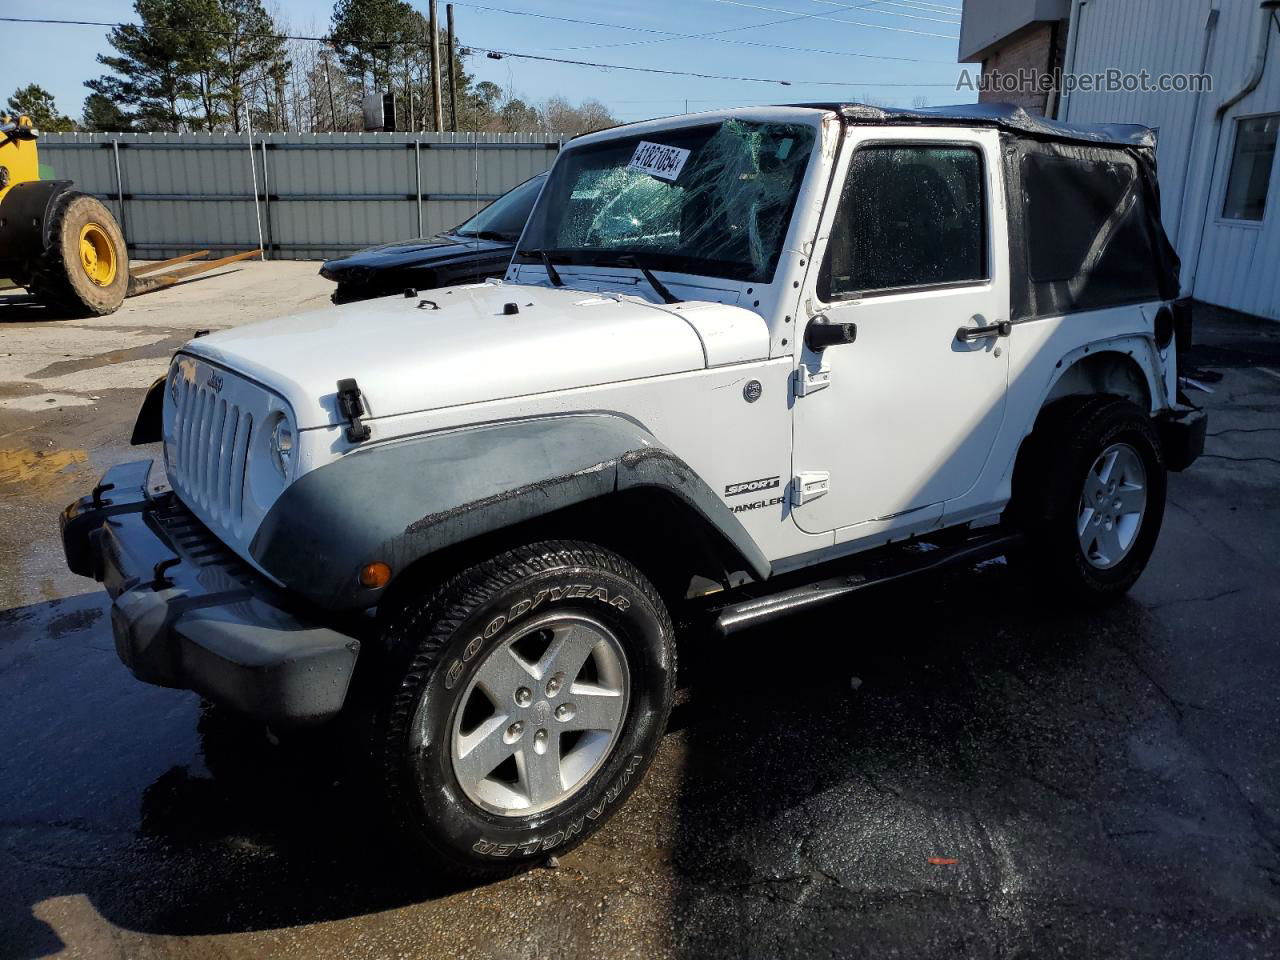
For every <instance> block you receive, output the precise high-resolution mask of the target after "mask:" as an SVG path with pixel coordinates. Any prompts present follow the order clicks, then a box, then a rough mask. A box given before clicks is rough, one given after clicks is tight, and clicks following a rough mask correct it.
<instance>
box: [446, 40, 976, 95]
mask: <svg viewBox="0 0 1280 960" xmlns="http://www.w3.org/2000/svg"><path fill="white" fill-rule="evenodd" d="M468 49H470V50H479V51H480V52H481V53H485V54H490V55H493V54H496V55H497V57H498V58H505V57H511V58H513V59H517V60H540V61H544V62H548V63H563V64H570V65H572V66H578V67H598V68H599V69H602V70H631V71H635V72H638V73H661V74H667V75H670V76H677V77H699V78H701V79H704V80H738V81H741V82H744V83H777V84H781V85H782V86H784V87H951V88H954V86H955V85H954V84H952V83H914V82H912V83H878V82H875V81H864V80H783V79H781V78H778V77H730V76H723V75H721V74H715V73H693V72H690V71H688V70H668V69H664V68H662V67H633V66H626V65H623V64H617V63H593V62H592V61H589V60H569V59H565V58H562V57H546V56H539V55H538V54H534V53H516V52H514V51H511V50H492V49H490V48H488V47H478V46H475V45H474V44H468Z"/></svg>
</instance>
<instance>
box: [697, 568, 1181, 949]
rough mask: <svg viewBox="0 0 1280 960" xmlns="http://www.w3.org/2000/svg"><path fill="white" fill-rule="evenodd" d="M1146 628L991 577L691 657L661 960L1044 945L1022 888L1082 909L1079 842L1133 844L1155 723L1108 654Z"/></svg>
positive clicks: (1093, 879) (1083, 866) (1140, 688)
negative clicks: (1124, 833)
mask: <svg viewBox="0 0 1280 960" xmlns="http://www.w3.org/2000/svg"><path fill="white" fill-rule="evenodd" d="M1147 627H1148V618H1147V614H1146V612H1145V611H1144V610H1143V608H1142V607H1141V606H1140V605H1138V604H1137V603H1136V602H1135V601H1133V600H1130V599H1126V600H1124V601H1122V602H1120V603H1119V604H1118V605H1116V606H1114V607H1111V608H1109V609H1106V610H1102V611H1088V610H1063V609H1061V608H1053V607H1046V606H1043V605H1042V604H1040V603H1039V601H1037V600H1036V599H1034V598H1032V597H1030V596H1028V595H1027V594H1026V591H1025V589H1024V588H1023V586H1022V585H1021V584H1020V583H1019V582H1018V580H1017V578H1016V577H1015V576H1014V575H1013V574H1012V572H1011V571H1010V570H1009V569H1008V567H1007V566H1006V565H1005V564H1004V562H1003V561H994V562H989V563H987V564H983V565H982V566H980V567H979V568H977V569H975V570H967V571H957V572H953V573H950V574H946V575H943V576H939V577H936V578H934V579H933V580H931V581H930V580H918V581H916V582H913V583H911V584H909V585H904V586H902V587H898V588H888V589H886V590H885V591H884V592H882V593H880V594H877V595H874V596H869V597H867V598H865V599H862V600H854V601H851V602H849V603H846V604H844V605H842V606H840V607H838V608H831V609H830V610H829V611H828V612H826V613H824V614H822V615H817V614H815V615H811V616H807V617H803V618H796V619H794V620H792V621H789V622H786V623H783V624H778V625H774V626H773V627H771V628H770V629H769V630H767V631H765V630H760V631H757V632H755V633H752V634H744V635H742V636H741V637H733V638H730V639H729V640H727V641H722V642H720V643H719V644H717V645H715V646H710V645H704V646H701V647H695V648H694V649H692V650H691V651H690V653H689V654H687V655H686V656H685V657H684V662H683V664H682V670H683V672H684V676H685V680H686V682H687V683H688V684H689V701H688V714H689V715H688V716H687V718H685V722H686V723H687V731H686V733H685V734H684V736H685V738H686V744H685V750H686V756H685V758H684V766H685V770H686V775H685V778H684V785H683V790H682V793H681V796H680V800H679V804H678V810H677V811H676V813H675V817H676V821H677V822H676V827H675V840H674V843H673V847H674V850H673V862H674V865H675V868H676V871H677V887H676V891H675V893H674V894H673V896H674V899H675V902H676V904H677V907H676V909H675V911H674V913H675V915H676V916H677V917H678V918H679V924H678V926H677V928H676V929H677V931H678V938H679V940H678V943H679V947H680V949H679V951H678V952H679V955H681V956H685V957H697V958H705V957H715V956H732V957H760V958H777V957H784V956H796V957H802V956H803V957H808V956H877V955H886V956H887V955H895V956H899V955H901V956H926V955H936V954H945V955H951V956H954V955H981V954H989V953H994V954H1000V953H1001V952H1002V951H1005V950H1008V951H1009V952H1007V953H1005V955H1028V956H1032V955H1038V954H1044V953H1048V952H1051V951H1052V950H1053V949H1055V948H1054V946H1053V941H1052V940H1051V939H1039V936H1040V933H1041V932H1044V933H1046V934H1047V932H1048V931H1047V930H1046V931H1037V930H1036V928H1035V924H1029V923H1025V922H1024V921H1025V915H1026V913H1027V901H1028V900H1030V901H1034V900H1035V895H1030V894H1028V895H1026V898H1025V899H1023V896H1024V895H1023V891H1027V890H1029V889H1032V888H1034V887H1035V886H1036V885H1037V884H1038V883H1042V884H1043V885H1044V887H1045V888H1046V891H1045V892H1041V893H1040V894H1039V895H1040V896H1041V897H1062V898H1064V899H1066V900H1070V899H1071V898H1072V897H1079V898H1080V899H1081V900H1082V901H1088V900H1089V899H1090V892H1089V891H1090V890H1091V889H1098V888H1100V887H1105V886H1107V885H1108V884H1110V883H1112V882H1113V881H1111V880H1106V879H1102V878H1106V877H1108V876H1110V877H1115V876H1117V875H1123V873H1124V861H1123V860H1120V859H1117V857H1116V856H1115V854H1114V853H1113V852H1112V851H1111V850H1108V849H1099V847H1098V846H1096V845H1095V846H1092V847H1091V846H1089V843H1088V842H1080V843H1079V846H1080V847H1081V848H1082V849H1076V848H1075V846H1074V844H1075V843H1076V842H1077V840H1078V839H1079V837H1080V836H1087V837H1089V840H1094V839H1096V837H1097V835H1099V834H1102V833H1103V832H1104V828H1102V827H1100V823H1101V821H1103V820H1110V821H1111V823H1109V824H1108V825H1107V828H1106V829H1116V830H1119V829H1121V828H1122V827H1119V826H1116V825H1115V824H1116V822H1117V821H1123V820H1124V818H1125V817H1126V816H1128V815H1130V814H1132V815H1133V816H1134V817H1135V818H1136V819H1138V820H1139V821H1142V822H1141V824H1140V827H1141V828H1142V829H1139V832H1143V833H1147V832H1153V831H1148V830H1146V829H1145V828H1146V827H1148V826H1149V825H1150V824H1149V823H1148V822H1146V819H1145V818H1146V816H1147V813H1148V811H1147V810H1146V809H1144V804H1147V803H1151V804H1152V806H1158V805H1159V803H1160V802H1161V798H1162V797H1163V794H1160V793H1159V792H1158V791H1157V792H1156V794H1155V795H1153V796H1148V795H1146V794H1145V793H1144V791H1143V787H1142V786H1141V785H1140V786H1137V787H1135V786H1134V785H1133V783H1132V781H1133V771H1132V770H1131V769H1130V768H1129V766H1128V764H1127V762H1126V760H1125V757H1126V753H1127V750H1126V743H1127V740H1128V736H1129V734H1130V733H1131V731H1132V727H1133V726H1134V725H1138V724H1141V723H1142V722H1143V721H1142V719H1141V718H1143V717H1146V716H1148V715H1149V713H1150V712H1152V711H1154V714H1155V715H1156V716H1157V717H1160V715H1161V711H1162V710H1163V709H1165V705H1163V704H1159V703H1156V704H1152V703H1150V702H1148V701H1147V695H1148V688H1147V681H1146V680H1145V679H1144V678H1143V677H1141V676H1136V675H1135V673H1134V671H1133V668H1132V665H1131V664H1130V663H1129V662H1128V658H1127V655H1126V654H1125V653H1123V649H1124V644H1125V643H1128V642H1132V638H1134V637H1140V636H1141V634H1142V632H1143V630H1144V629H1147ZM1121 637H1124V638H1126V639H1125V640H1121V639H1120V638H1121ZM1103 677H1105V684H1104V682H1103V679H1102V678H1103ZM1103 686H1105V692H1104V691H1103ZM1124 791H1127V795H1125V794H1124ZM1122 795H1123V796H1124V799H1123V802H1122V803H1120V804H1117V806H1116V807H1113V808H1108V803H1109V802H1112V801H1113V800H1114V799H1115V798H1116V797H1117V796H1122ZM1135 811H1137V812H1135ZM1122 826H1133V824H1122ZM1135 829H1138V828H1135ZM1073 831H1077V836H1076V837H1073V836H1072V833H1073ZM1110 842H1111V841H1108V840H1106V839H1105V837H1104V838H1103V839H1102V846H1106V845H1107V844H1108V843H1110ZM1163 852H1164V851H1162V853H1163ZM1045 864H1052V865H1053V866H1052V869H1051V870H1046V868H1045V866H1044V865H1045ZM1046 876H1048V877H1051V879H1049V880H1048V881H1047V882H1046V881H1045V878H1046ZM1048 890H1052V891H1053V892H1052V893H1051V894H1050V893H1048V892H1047V891H1048ZM1123 899H1124V897H1123V896H1119V895H1117V896H1116V897H1115V900H1116V901H1123ZM1113 902H1114V901H1113ZM1152 909H1155V908H1154V907H1153V908H1152ZM1045 925H1046V927H1048V926H1051V925H1050V924H1049V923H1048V921H1047V920H1046V921H1045ZM1019 937H1024V938H1025V940H1019V939H1018V938H1019ZM1011 943H1012V944H1014V945H1016V946H1017V947H1018V949H1013V948H1012V947H1011V946H1010V944H1011ZM1020 950H1025V951H1026V952H1025V953H1020Z"/></svg>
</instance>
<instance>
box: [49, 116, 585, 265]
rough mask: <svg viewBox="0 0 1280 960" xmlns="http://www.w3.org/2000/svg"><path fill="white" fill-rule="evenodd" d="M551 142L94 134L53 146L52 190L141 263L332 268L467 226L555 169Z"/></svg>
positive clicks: (68, 137) (528, 137)
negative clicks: (92, 212) (74, 197)
mask: <svg viewBox="0 0 1280 960" xmlns="http://www.w3.org/2000/svg"><path fill="white" fill-rule="evenodd" d="M560 146H561V141H559V140H557V139H555V138H553V137H548V136H545V135H538V134H485V133H482V134H463V133H459V134H449V133H445V134H432V133H419V134H413V133H353V134H342V133H316V134H309V133H294V134H265V135H262V136H255V137H253V139H252V143H251V142H250V138H249V137H248V136H247V135H243V134H227V135H221V134H198V133H184V134H172V133H154V134H146V133H143V134H93V133H62V134H58V133H52V134H45V135H44V136H43V137H41V138H40V164H41V167H42V168H45V169H44V175H45V176H47V177H52V178H58V179H65V180H74V181H76V185H77V187H78V188H79V189H81V190H83V191H85V192H86V193H92V194H95V195H97V196H98V197H100V198H101V199H103V200H104V201H106V202H107V203H108V205H109V206H110V207H111V210H112V213H114V214H115V215H116V217H117V218H118V219H119V220H120V223H121V225H122V226H123V227H124V232H125V238H126V239H127V240H128V243H129V250H130V253H131V254H132V255H133V256H134V257H137V258H140V259H159V258H164V257H172V256H178V255H180V254H182V253H187V252H190V251H192V250H203V249H208V250H211V251H214V252H215V253H217V252H219V251H222V252H225V251H231V250H250V249H253V248H254V247H257V246H258V243H259V230H261V242H262V245H263V247H264V249H265V250H266V253H267V257H268V258H269V259H296V260H319V259H324V258H327V257H334V256H340V255H341V254H342V253H344V252H349V251H351V250H357V249H359V248H361V247H367V246H370V245H371V244H375V243H385V242H387V241H390V240H400V239H404V238H407V237H415V236H424V235H430V234H433V233H436V232H438V231H440V230H443V229H446V228H448V227H451V226H454V225H455V224H457V223H459V222H461V221H462V220H465V219H466V218H467V217H468V216H470V215H471V214H472V213H474V212H475V211H476V210H478V209H480V207H482V206H484V205H485V204H486V203H488V202H489V201H490V200H493V199H494V198H495V197H498V196H500V195H502V194H503V193H505V192H506V191H507V190H510V189H511V188H512V187H514V186H515V185H516V184H518V183H520V182H521V181H523V180H526V179H528V178H529V177H531V176H533V175H534V174H536V173H541V172H542V171H543V170H546V169H547V168H549V167H550V166H551V164H552V162H554V160H555V158H556V153H557V152H558V150H559V148H560Z"/></svg>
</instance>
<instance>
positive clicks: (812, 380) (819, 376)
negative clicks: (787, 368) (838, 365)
mask: <svg viewBox="0 0 1280 960" xmlns="http://www.w3.org/2000/svg"><path fill="white" fill-rule="evenodd" d="M792 377H793V378H794V380H793V385H794V389H795V394H796V396H797V397H807V396H808V395H809V394H811V393H817V392H818V391H819V390H825V389H826V388H827V387H829V386H831V371H830V370H813V371H810V370H809V368H808V367H807V366H805V365H804V364H803V363H802V364H800V366H799V367H798V368H797V369H796V372H795V373H793V374H792Z"/></svg>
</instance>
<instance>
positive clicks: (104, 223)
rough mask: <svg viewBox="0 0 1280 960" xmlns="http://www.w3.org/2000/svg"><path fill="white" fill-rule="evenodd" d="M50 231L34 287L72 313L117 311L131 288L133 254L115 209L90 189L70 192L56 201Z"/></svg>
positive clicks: (51, 302) (48, 300)
mask: <svg viewBox="0 0 1280 960" xmlns="http://www.w3.org/2000/svg"><path fill="white" fill-rule="evenodd" d="M49 232H50V237H51V239H50V243H49V248H48V249H47V250H45V252H44V254H43V255H42V256H41V258H40V261H39V263H38V265H37V267H36V269H35V271H34V276H33V277H32V282H31V285H30V287H29V289H30V290H31V292H32V293H33V294H34V295H35V296H36V298H37V299H39V300H40V301H41V302H42V303H44V304H45V305H46V306H49V307H51V308H52V309H54V310H57V311H58V312H59V313H63V314H66V315H67V316H72V317H94V316H105V315H107V314H109V313H114V312H115V311H116V310H117V309H118V308H119V307H120V304H121V303H122V302H124V298H125V294H126V293H127V292H128V290H129V254H128V251H127V249H126V247H125V242H124V234H123V233H121V232H120V227H119V225H118V224H117V223H116V221H115V218H114V217H113V216H111V211H110V210H108V209H107V208H106V207H105V206H104V205H103V204H102V203H101V202H100V201H99V200H97V199H95V198H93V197H91V196H88V195H87V194H83V193H76V192H74V191H67V192H65V193H63V194H62V195H61V196H59V197H58V198H57V200H55V201H54V207H53V213H52V215H51V216H50V222H49Z"/></svg>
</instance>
